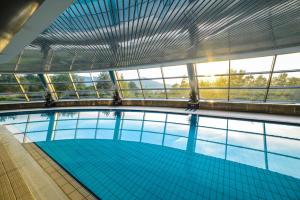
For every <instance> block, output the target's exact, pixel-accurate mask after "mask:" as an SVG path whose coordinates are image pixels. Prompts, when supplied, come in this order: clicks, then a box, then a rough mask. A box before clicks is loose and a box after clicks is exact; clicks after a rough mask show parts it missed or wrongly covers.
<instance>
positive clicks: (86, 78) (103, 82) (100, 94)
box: [46, 72, 114, 100]
mask: <svg viewBox="0 0 300 200" xmlns="http://www.w3.org/2000/svg"><path fill="white" fill-rule="evenodd" d="M46 76H48V80H49V83H48V84H49V85H50V87H52V88H54V91H55V93H56V95H57V98H58V99H59V100H60V99H96V98H103V99H105V98H106V99H111V98H112V93H113V91H114V85H113V83H112V81H111V79H110V76H109V73H108V72H88V73H60V74H47V75H46Z"/></svg>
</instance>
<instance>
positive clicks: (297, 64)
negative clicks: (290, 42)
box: [274, 53, 300, 71]
mask: <svg viewBox="0 0 300 200" xmlns="http://www.w3.org/2000/svg"><path fill="white" fill-rule="evenodd" d="M293 69H300V53H291V54H283V55H278V56H277V58H276V63H275V68H274V71H280V70H293Z"/></svg>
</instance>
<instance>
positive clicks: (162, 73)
mask: <svg viewBox="0 0 300 200" xmlns="http://www.w3.org/2000/svg"><path fill="white" fill-rule="evenodd" d="M160 71H161V77H162V79H163V83H164V90H165V96H166V99H168V93H167V89H166V82H165V76H164V71H163V69H162V67H160Z"/></svg>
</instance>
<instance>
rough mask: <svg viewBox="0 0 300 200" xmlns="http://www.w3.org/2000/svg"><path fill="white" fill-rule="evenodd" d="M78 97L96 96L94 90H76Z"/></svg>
mask: <svg viewBox="0 0 300 200" xmlns="http://www.w3.org/2000/svg"><path fill="white" fill-rule="evenodd" d="M77 92H78V95H79V98H80V99H86V98H97V94H96V92H95V91H77Z"/></svg>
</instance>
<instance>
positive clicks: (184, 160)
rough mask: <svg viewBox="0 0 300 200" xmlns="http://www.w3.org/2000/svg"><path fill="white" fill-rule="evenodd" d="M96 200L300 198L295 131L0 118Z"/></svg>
mask: <svg viewBox="0 0 300 200" xmlns="http://www.w3.org/2000/svg"><path fill="white" fill-rule="evenodd" d="M0 124H1V125H2V126H4V127H6V129H8V130H9V131H10V132H11V133H12V134H13V135H14V137H15V138H16V139H17V140H18V141H19V142H21V143H31V142H34V143H35V144H36V145H37V146H38V147H39V148H40V149H41V150H42V151H44V152H45V153H46V154H47V155H49V156H50V157H51V158H52V159H53V160H54V161H55V162H57V163H58V164H59V165H60V166H62V167H63V168H64V169H65V170H66V171H67V172H68V173H69V174H71V175H72V176H73V177H74V178H76V179H77V180H78V181H79V182H80V183H81V184H83V185H84V186H85V187H86V188H87V189H88V190H89V191H91V192H92V193H93V194H95V195H96V196H97V197H99V198H100V199H104V200H106V199H109V200H110V199H128V200H129V199H176V200H177V199H188V200H190V199H300V170H299V169H300V126H298V125H296V124H283V123H275V122H266V121H250V120H243V119H233V118H222V117H211V116H200V115H196V114H176V113H160V112H150V111H128V110H61V111H35V112H28V113H26V112H23V113H11V114H1V116H0Z"/></svg>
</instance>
